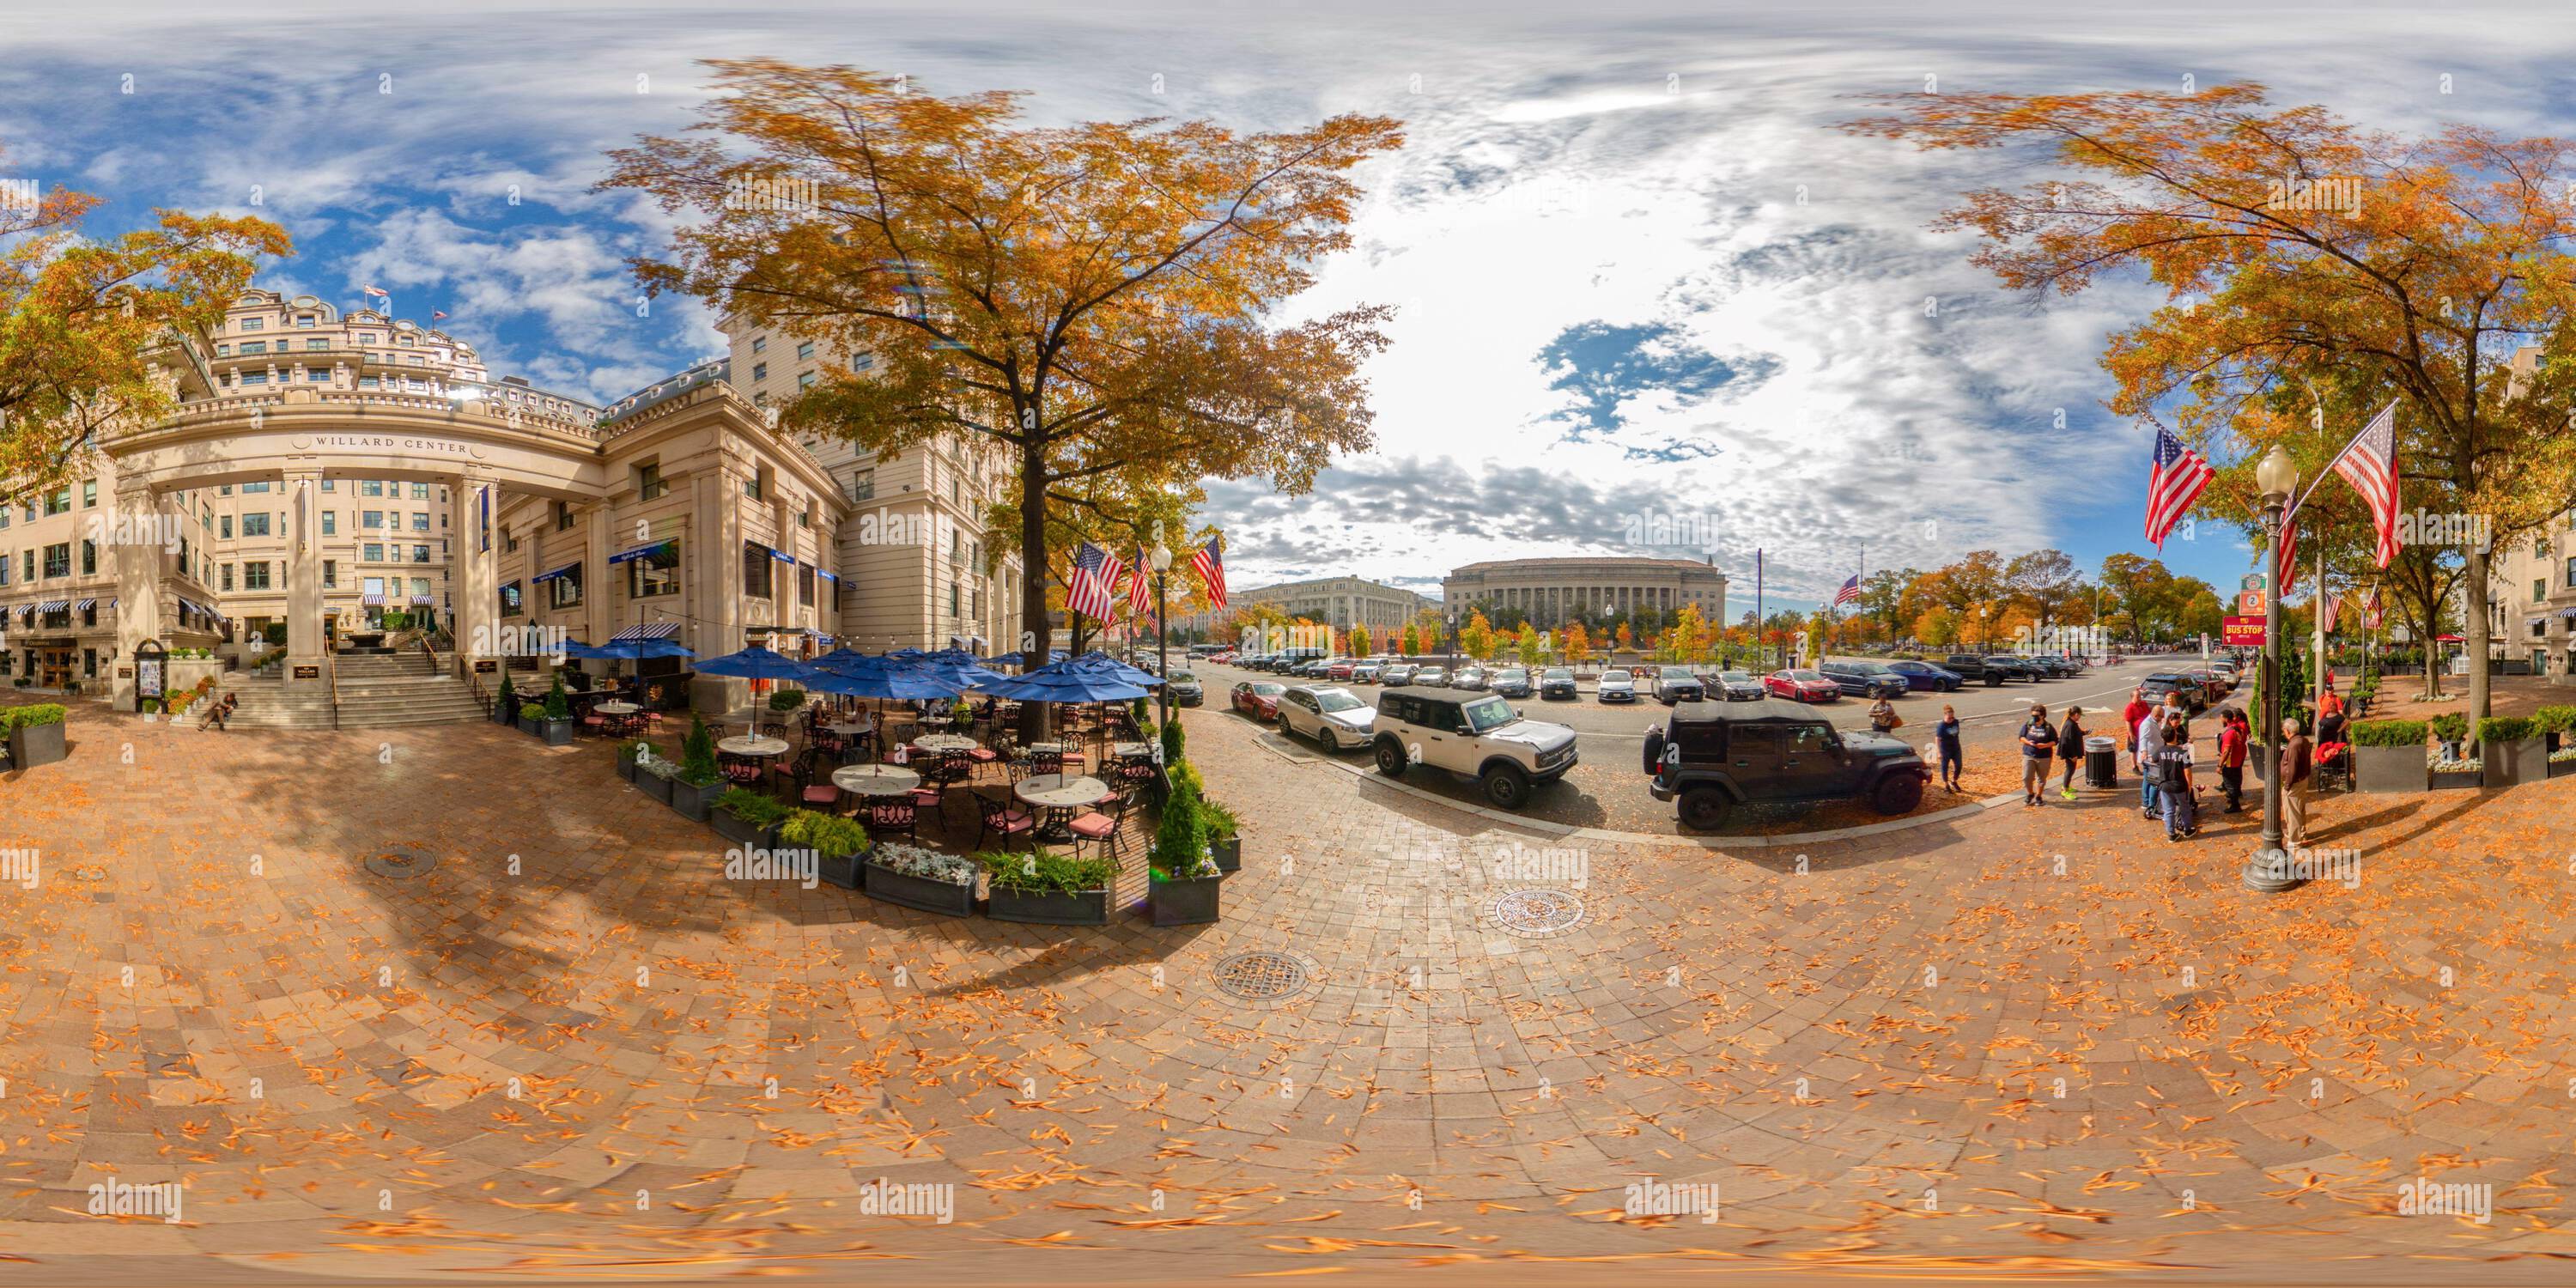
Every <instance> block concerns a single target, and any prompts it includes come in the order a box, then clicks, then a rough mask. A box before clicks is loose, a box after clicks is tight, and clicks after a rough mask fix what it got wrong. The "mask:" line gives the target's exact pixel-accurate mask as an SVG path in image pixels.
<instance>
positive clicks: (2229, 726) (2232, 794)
mask: <svg viewBox="0 0 2576 1288" xmlns="http://www.w3.org/2000/svg"><path fill="white" fill-rule="evenodd" d="M2249 731H2250V726H2249V725H2248V723H2247V721H2246V719H2245V713H2244V712H2242V711H2239V710H2237V709H2236V708H2234V707H2229V708H2228V709H2226V710H2225V711H2222V712H2220V713H2219V715H2218V785H2219V787H2220V788H2222V789H2223V790H2225V791H2226V793H2227V812H2228V813H2230V814H2238V813H2242V812H2244V809H2245V742H2246V734H2247V733H2248V732H2249Z"/></svg>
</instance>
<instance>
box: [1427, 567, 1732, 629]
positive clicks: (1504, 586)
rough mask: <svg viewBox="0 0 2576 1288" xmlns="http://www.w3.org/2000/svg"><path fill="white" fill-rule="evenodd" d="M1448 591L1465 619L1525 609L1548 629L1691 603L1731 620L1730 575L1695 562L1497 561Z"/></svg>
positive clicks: (1460, 576)
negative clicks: (1477, 612)
mask: <svg viewBox="0 0 2576 1288" xmlns="http://www.w3.org/2000/svg"><path fill="white" fill-rule="evenodd" d="M1440 589H1441V594H1442V596H1443V597H1444V598H1445V599H1447V600H1448V602H1449V604H1450V605H1451V607H1453V608H1454V609H1456V610H1457V612H1458V613H1459V614H1460V615H1461V616H1463V615H1465V614H1466V613H1467V612H1468V611H1469V610H1471V609H1481V610H1483V611H1484V614H1485V616H1486V617H1488V618H1492V617H1494V616H1496V615H1497V614H1499V613H1502V612H1504V611H1506V610H1517V611H1518V612H1519V613H1521V615H1522V616H1523V617H1525V618H1527V619H1528V621H1529V622H1530V624H1531V625H1534V626H1536V627H1538V628H1539V629H1540V630H1554V629H1556V628H1557V627H1560V626H1563V625H1565V623H1566V622H1567V620H1568V619H1569V617H1570V616H1571V615H1572V614H1574V613H1575V612H1577V611H1580V612H1581V613H1582V614H1583V615H1584V616H1585V617H1587V618H1590V619H1593V620H1598V619H1601V618H1605V617H1610V616H1613V615H1615V614H1618V613H1622V612H1625V613H1630V614H1634V613H1635V612H1637V611H1638V610H1640V609H1647V608H1652V609H1655V610H1658V611H1660V612H1665V613H1672V612H1677V611H1679V610H1680V609H1681V608H1682V606H1683V605H1685V604H1690V605H1696V606H1697V607H1698V608H1699V612H1700V617H1701V619H1702V620H1704V621H1710V622H1723V621H1725V620H1726V574H1724V573H1721V572H1719V571H1718V570H1717V569H1716V568H1715V567H1714V566H1713V565H1711V564H1703V563H1700V562H1698V561H1696V560H1692V559H1646V558H1626V557H1621V556H1616V555H1578V556H1573V557H1570V558H1556V559H1497V560H1491V561H1488V562H1485V563H1472V564H1468V565H1467V566H1465V567H1463V568H1459V569H1457V570H1455V571H1453V572H1451V573H1450V574H1449V576H1448V578H1447V579H1446V580H1444V581H1443V582H1442V583H1441V587H1440Z"/></svg>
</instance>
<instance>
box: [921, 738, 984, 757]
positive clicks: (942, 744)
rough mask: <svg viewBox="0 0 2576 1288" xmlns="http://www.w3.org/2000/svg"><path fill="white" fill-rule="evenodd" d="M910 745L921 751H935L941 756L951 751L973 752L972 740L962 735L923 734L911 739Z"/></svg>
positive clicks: (973, 742)
mask: <svg viewBox="0 0 2576 1288" xmlns="http://www.w3.org/2000/svg"><path fill="white" fill-rule="evenodd" d="M912 745H913V746H914V747H915V748H917V749H919V750H922V751H935V752H940V753H942V754H945V753H947V752H952V751H973V750H975V740H974V739H972V738H969V737H966V736H965V735H963V734H954V733H928V734H923V735H922V736H920V737H918V738H915V739H913V740H912Z"/></svg>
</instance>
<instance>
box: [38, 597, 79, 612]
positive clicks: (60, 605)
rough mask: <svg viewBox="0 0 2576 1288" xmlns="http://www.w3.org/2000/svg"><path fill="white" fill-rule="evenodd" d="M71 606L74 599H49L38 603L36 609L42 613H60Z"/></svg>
mask: <svg viewBox="0 0 2576 1288" xmlns="http://www.w3.org/2000/svg"><path fill="white" fill-rule="evenodd" d="M71 606H72V601H70V600H68V599H48V600H46V601H45V602H43V603H41V604H38V605H36V611H37V612H40V613H59V612H61V611H63V610H64V609H66V608H69V607H71Z"/></svg>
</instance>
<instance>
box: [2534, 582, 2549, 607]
mask: <svg viewBox="0 0 2576 1288" xmlns="http://www.w3.org/2000/svg"><path fill="white" fill-rule="evenodd" d="M2531 598H2532V600H2533V601H2534V602H2538V601H2540V600H2543V599H2547V598H2549V579H2548V578H2547V577H2534V578H2532V579H2531Z"/></svg>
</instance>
